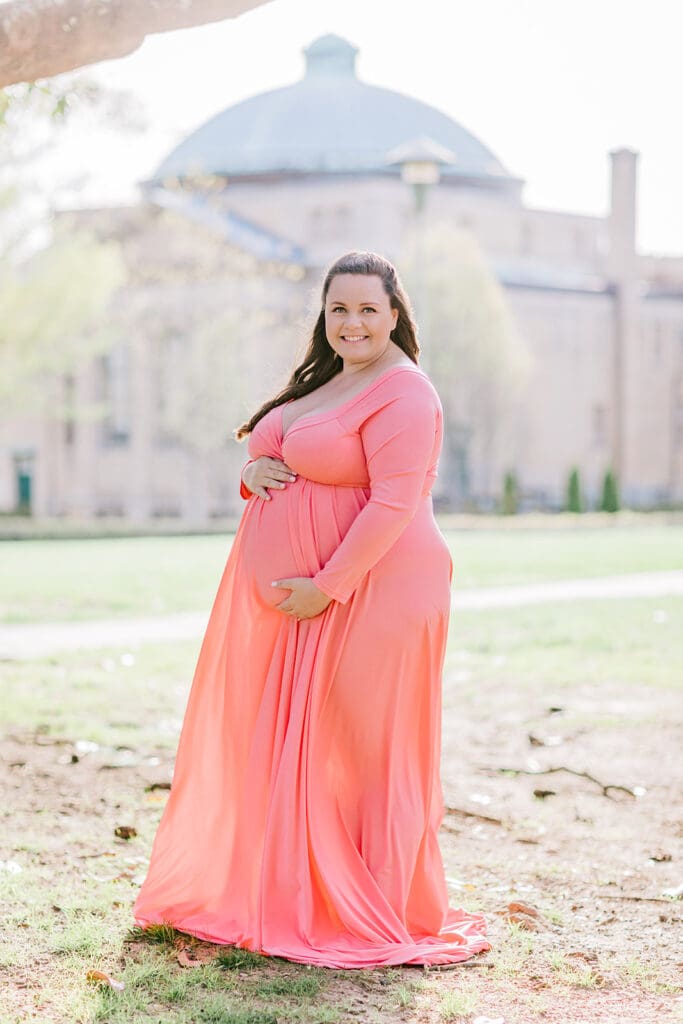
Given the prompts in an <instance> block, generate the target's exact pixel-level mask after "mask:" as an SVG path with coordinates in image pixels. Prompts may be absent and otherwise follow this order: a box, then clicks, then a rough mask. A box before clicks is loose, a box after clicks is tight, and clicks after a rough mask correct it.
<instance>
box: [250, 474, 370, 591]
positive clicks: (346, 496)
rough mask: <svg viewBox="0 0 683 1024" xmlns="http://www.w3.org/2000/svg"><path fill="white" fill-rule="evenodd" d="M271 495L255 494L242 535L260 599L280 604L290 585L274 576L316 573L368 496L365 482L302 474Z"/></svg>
mask: <svg viewBox="0 0 683 1024" xmlns="http://www.w3.org/2000/svg"><path fill="white" fill-rule="evenodd" d="M269 493H270V495H271V499H270V501H265V500H264V499H262V498H259V497H258V496H254V497H252V498H250V499H249V505H250V507H249V508H248V509H247V510H246V512H245V521H244V523H243V526H244V531H243V537H242V546H241V554H242V564H241V571H242V572H243V573H244V574H245V576H246V578H247V580H248V582H250V583H251V588H252V592H253V593H254V595H255V597H256V598H257V600H258V601H259V602H260V603H262V604H266V605H268V606H269V607H275V606H276V605H278V604H280V603H281V602H282V601H284V600H285V598H286V597H287V595H288V593H289V591H288V590H287V589H286V588H283V587H273V586H272V585H271V584H272V581H273V580H278V579H287V578H290V577H292V576H307V577H310V576H314V575H315V574H316V572H318V570H319V569H321V568H322V566H323V565H324V564H325V563H326V562H327V560H328V559H329V558H330V556H331V555H332V554H333V552H334V551H335V550H336V548H337V547H338V546H339V544H340V543H341V541H342V540H343V538H344V536H345V534H346V532H347V530H348V529H349V527H350V525H351V523H352V522H353V520H354V519H355V517H356V516H357V515H358V512H359V511H360V510H361V508H362V507H363V505H364V504H365V503H366V501H367V492H366V491H365V489H364V488H357V487H339V486H333V485H329V484H320V483H317V482H316V481H313V480H308V479H306V478H305V477H297V479H296V480H295V481H294V482H293V483H288V484H287V485H286V487H284V488H283V489H282V490H277V489H275V488H273V489H271V490H270V491H269Z"/></svg>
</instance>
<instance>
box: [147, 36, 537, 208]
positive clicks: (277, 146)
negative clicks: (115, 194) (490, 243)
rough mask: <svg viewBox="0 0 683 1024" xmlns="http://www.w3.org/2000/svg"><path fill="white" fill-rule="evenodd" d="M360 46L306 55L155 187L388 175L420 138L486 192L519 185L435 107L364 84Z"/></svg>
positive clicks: (185, 146)
mask: <svg viewBox="0 0 683 1024" xmlns="http://www.w3.org/2000/svg"><path fill="white" fill-rule="evenodd" d="M357 52H358V51H357V49H356V47H354V46H352V45H351V44H350V43H349V42H347V41H346V40H345V39H341V38H340V37H339V36H336V35H325V36H321V37H320V38H319V39H316V40H315V41H314V42H312V43H311V44H310V46H308V47H307V48H306V49H305V50H304V55H305V57H306V73H305V75H304V77H303V78H302V79H301V80H300V81H298V82H295V83H294V84H293V85H288V86H284V87H283V88H280V89H272V90H270V91H269V92H264V93H259V94H258V95H256V96H252V97H251V98H250V99H247V100H243V101H242V102H241V103H237V104H235V105H234V106H232V107H228V108H227V110H224V111H223V112H222V113H220V114H217V115H216V116H215V117H213V118H211V120H209V121H207V122H206V124H204V125H202V126H201V127H200V128H198V129H197V130H196V131H195V132H193V133H192V134H191V135H190V136H188V138H187V139H185V140H184V141H183V142H181V143H180V145H179V146H177V147H176V148H175V149H174V150H173V151H172V152H171V153H170V154H169V156H168V157H167V158H166V159H165V160H164V161H163V163H162V164H161V166H160V167H159V168H158V170H157V172H156V173H155V174H154V176H153V180H155V181H164V180H165V179H168V178H186V177H193V176H196V175H202V174H210V175H212V174H215V175H229V176H238V177H239V176H243V175H249V176H252V175H272V174H283V173H284V174H325V173H353V174H358V173H379V172H381V173H385V174H387V175H398V174H400V168H398V167H396V166H394V167H389V166H387V154H388V153H389V152H390V151H391V150H392V149H395V148H396V147H398V146H400V145H401V144H404V143H407V142H409V141H410V140H412V139H415V138H417V137H421V138H428V139H430V140H432V141H433V142H435V143H437V144H438V145H439V146H441V147H445V149H447V150H450V151H451V153H452V154H453V155H454V160H453V162H452V163H450V164H446V165H444V166H442V168H441V171H442V174H443V176H444V177H459V178H462V179H475V180H476V183H477V184H479V185H480V186H482V187H488V188H494V189H500V190H502V191H505V190H507V189H508V188H509V187H510V186H514V187H516V186H517V185H518V184H519V179H516V178H512V177H511V176H510V175H509V174H508V172H507V171H506V170H505V168H504V167H503V166H502V164H501V163H500V162H499V161H498V159H497V158H496V157H495V156H494V154H493V153H492V152H491V151H490V150H489V149H487V147H486V146H484V145H483V143H481V142H480V141H479V140H478V139H477V138H476V137H475V136H474V135H472V134H471V133H470V132H468V131H467V130H466V129H465V128H463V127H462V126H461V125H459V124H458V123H457V122H456V121H453V120H452V119H451V118H450V117H448V116H447V115H446V114H443V113H442V112H441V111H439V110H436V109H435V108H434V107H431V106H429V105H428V104H426V103H422V102H420V101H419V100H416V99H413V98H412V97H410V96H405V95H403V94H402V93H399V92H394V91H393V90H391V89H382V88H380V87H378V86H375V85H368V84H366V83H365V82H362V81H360V80H359V79H358V77H357V76H356V54H357Z"/></svg>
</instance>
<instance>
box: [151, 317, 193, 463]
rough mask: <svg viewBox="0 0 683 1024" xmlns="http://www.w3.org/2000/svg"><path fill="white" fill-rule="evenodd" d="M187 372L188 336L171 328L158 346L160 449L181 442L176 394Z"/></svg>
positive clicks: (157, 400) (155, 379)
mask: <svg viewBox="0 0 683 1024" xmlns="http://www.w3.org/2000/svg"><path fill="white" fill-rule="evenodd" d="M186 373H187V352H186V344H185V338H184V337H183V335H182V333H181V332H180V331H178V330H173V329H170V330H168V331H167V332H166V333H165V334H164V335H163V336H162V337H160V338H159V341H158V343H157V345H156V366H155V372H154V387H155V388H156V410H155V430H156V443H157V444H158V445H159V446H160V447H161V448H176V447H178V446H179V445H180V444H181V437H180V432H179V427H178V422H177V420H178V416H177V411H176V410H177V405H178V403H177V401H176V397H177V393H178V389H179V388H182V387H183V378H184V376H185V374H186Z"/></svg>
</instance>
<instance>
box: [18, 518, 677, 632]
mask: <svg viewBox="0 0 683 1024" xmlns="http://www.w3.org/2000/svg"><path fill="white" fill-rule="evenodd" d="M445 536H446V539H447V540H448V543H449V546H450V548H451V553H452V556H453V562H454V585H455V586H456V587H458V588H468V587H484V586H497V585H502V584H513V583H531V582H536V581H540V580H551V579H569V578H573V577H576V576H603V575H612V574H614V573H631V572H644V571H654V570H665V569H683V527H681V526H636V527H629V528H623V529H599V528H598V529H582V530H571V529H562V530H554V529H549V528H544V529H538V530H523V531H521V530H512V529H511V530H505V529H500V530H486V531H481V532H478V531H473V530H464V531H456V530H448V531H446V532H445ZM231 544H232V536H231V535H227V534H226V535H225V536H221V535H214V536H191V537H121V538H111V539H106V540H61V541H55V540H22V541H5V542H0V558H1V559H2V575H1V576H0V622H7V623H9V622H38V621H41V620H42V621H65V620H79V619H97V618H103V617H116V616H134V615H141V616H147V615H163V614H164V613H168V612H177V611H198V610H201V609H207V610H208V608H209V607H210V606H211V602H212V600H213V597H214V594H215V592H216V589H217V587H218V583H219V581H220V577H221V573H222V571H223V568H224V566H225V561H226V559H227V557H228V554H229V551H230V546H231Z"/></svg>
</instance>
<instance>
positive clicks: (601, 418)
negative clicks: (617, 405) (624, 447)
mask: <svg viewBox="0 0 683 1024" xmlns="http://www.w3.org/2000/svg"><path fill="white" fill-rule="evenodd" d="M591 440H592V444H593V447H594V448H604V446H605V445H606V444H607V409H606V408H605V406H604V405H594V406H593V410H592V423H591Z"/></svg>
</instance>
